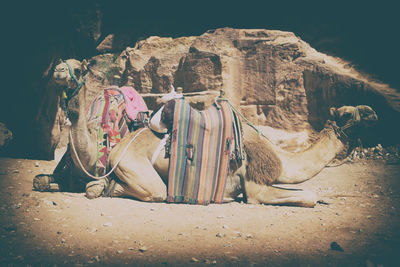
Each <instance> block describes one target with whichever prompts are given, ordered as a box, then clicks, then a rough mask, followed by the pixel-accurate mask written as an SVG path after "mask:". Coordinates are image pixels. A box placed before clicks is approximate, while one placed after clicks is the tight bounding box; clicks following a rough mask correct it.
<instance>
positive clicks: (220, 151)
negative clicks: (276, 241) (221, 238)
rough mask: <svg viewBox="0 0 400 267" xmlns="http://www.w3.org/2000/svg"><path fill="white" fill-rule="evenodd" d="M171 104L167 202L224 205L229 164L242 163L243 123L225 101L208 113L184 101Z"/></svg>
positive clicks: (217, 104)
mask: <svg viewBox="0 0 400 267" xmlns="http://www.w3.org/2000/svg"><path fill="white" fill-rule="evenodd" d="M171 101H175V107H174V110H173V122H172V126H171V128H170V129H169V133H170V147H169V153H170V164H169V178H168V195H167V202H170V203H189V204H202V205H207V204H209V203H222V201H223V196H224V190H225V184H226V180H227V176H228V172H229V165H230V164H229V163H230V160H231V159H234V158H236V159H238V160H241V159H242V154H241V153H239V151H241V146H242V144H241V125H240V120H239V119H238V117H237V116H236V114H235V112H233V111H232V109H231V106H230V105H229V103H228V102H227V101H226V100H220V99H218V100H217V101H216V102H215V103H214V104H213V105H212V106H211V107H210V108H209V109H208V110H206V111H198V110H196V109H194V108H192V107H191V106H190V105H189V103H188V102H187V101H185V100H184V99H183V98H181V99H176V100H171ZM163 117H165V116H163ZM166 124H167V125H168V123H166Z"/></svg>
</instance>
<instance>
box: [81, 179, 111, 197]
mask: <svg viewBox="0 0 400 267" xmlns="http://www.w3.org/2000/svg"><path fill="white" fill-rule="evenodd" d="M106 185H107V181H106V179H100V180H96V181H92V182H90V183H88V184H87V185H86V197H87V198H88V199H93V198H98V197H100V196H101V195H102V194H103V192H104V189H105V188H106Z"/></svg>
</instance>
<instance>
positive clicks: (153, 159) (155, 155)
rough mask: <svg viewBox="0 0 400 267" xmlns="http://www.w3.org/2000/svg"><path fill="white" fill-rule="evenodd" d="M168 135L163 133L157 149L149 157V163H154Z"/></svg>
mask: <svg viewBox="0 0 400 267" xmlns="http://www.w3.org/2000/svg"><path fill="white" fill-rule="evenodd" d="M168 137H169V135H168V134H166V135H164V138H163V139H161V140H160V144H159V145H158V147H157V149H156V150H155V151H154V153H153V157H152V158H151V165H154V163H155V162H156V160H157V158H158V155H160V153H161V150H162V149H163V148H164V146H165V144H166V143H167V139H168Z"/></svg>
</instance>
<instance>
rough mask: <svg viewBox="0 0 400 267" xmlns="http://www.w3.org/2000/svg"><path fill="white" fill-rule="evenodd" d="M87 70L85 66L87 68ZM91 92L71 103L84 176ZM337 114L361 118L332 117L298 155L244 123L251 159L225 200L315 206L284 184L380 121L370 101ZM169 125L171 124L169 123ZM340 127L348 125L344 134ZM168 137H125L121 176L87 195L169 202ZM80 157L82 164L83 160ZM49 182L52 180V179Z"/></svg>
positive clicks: (118, 155) (304, 176)
mask: <svg viewBox="0 0 400 267" xmlns="http://www.w3.org/2000/svg"><path fill="white" fill-rule="evenodd" d="M84 65H85V64H82V66H84ZM74 67H78V66H73V68H74ZM83 68H85V67H81V69H83ZM85 91H86V89H85V86H83V87H82V89H81V91H80V92H79V93H78V94H77V95H76V96H74V97H72V98H71V100H70V101H69V102H70V103H69V105H68V113H69V119H70V120H71V123H72V126H71V135H70V137H71V138H70V142H71V145H74V147H75V150H76V153H72V152H71V159H72V161H73V163H74V166H75V167H77V169H78V171H77V172H76V173H79V174H80V175H81V176H83V177H85V174H84V171H83V170H82V169H83V168H84V169H86V170H87V171H89V172H90V171H92V170H93V168H94V163H95V160H96V157H95V155H94V154H95V153H94V152H95V151H96V150H95V149H94V148H93V140H94V137H93V136H92V135H91V130H90V127H88V125H87V120H86V113H85V112H84V111H85V94H86V93H85ZM331 112H332V114H334V115H335V116H337V117H336V118H337V119H339V118H345V117H347V115H348V114H357V118H356V119H354V118H353V117H354V116H353V115H352V116H350V117H349V118H348V119H347V120H342V121H341V125H336V124H335V122H330V121H328V123H327V124H326V127H325V128H324V129H323V130H322V131H321V132H320V134H319V139H318V140H317V141H316V142H314V143H313V145H312V146H311V147H310V148H308V149H306V150H305V151H300V152H296V153H293V152H287V151H285V150H283V149H281V148H279V147H278V146H276V145H275V144H273V143H272V142H271V141H269V140H268V139H267V138H264V137H263V136H261V135H260V134H259V133H257V132H256V131H255V130H254V128H253V127H251V126H250V125H248V124H243V138H244V141H243V143H244V152H245V154H246V157H245V160H244V161H243V162H242V164H241V165H240V166H239V165H235V164H234V162H232V163H231V168H230V170H229V174H228V180H227V184H226V188H225V191H224V202H229V201H234V200H236V199H238V197H239V196H240V195H242V197H243V200H244V201H245V202H247V203H254V204H256V203H261V204H272V205H294V206H302V207H314V206H315V205H316V203H317V201H318V200H319V199H318V196H317V194H315V193H314V192H311V191H307V190H298V189H286V188H282V187H280V186H279V184H297V183H301V182H304V181H306V180H308V179H310V178H312V177H314V176H315V175H316V174H318V173H319V172H320V171H321V170H322V169H323V168H324V167H325V166H326V165H327V164H328V163H330V162H331V161H332V160H333V159H334V158H335V156H336V154H337V153H339V152H341V151H342V150H343V148H344V142H345V141H344V140H343V139H344V136H345V133H344V132H346V133H347V132H349V131H348V130H349V128H350V127H351V126H352V124H358V123H359V122H365V123H371V122H372V123H373V122H375V121H376V120H377V115H376V113H375V112H374V111H373V110H372V108H370V107H368V106H365V105H362V106H357V107H350V106H345V107H343V108H339V109H332V110H331ZM154 117H163V116H154ZM164 117H165V116H164ZM163 123H164V124H167V122H166V121H163ZM161 124H162V123H161ZM340 126H344V128H346V129H345V130H344V132H343V131H342V130H341V128H340ZM162 141H163V134H160V133H157V132H155V131H153V130H152V129H150V128H141V129H138V130H136V131H134V132H131V133H129V134H127V135H125V137H124V138H122V139H121V141H120V142H119V143H118V144H117V145H116V146H115V147H114V148H113V149H112V151H111V152H110V154H109V166H110V167H111V166H112V167H113V168H114V175H115V177H116V179H113V180H112V181H113V182H112V183H111V185H110V186H109V184H108V179H98V180H95V181H92V182H90V183H88V184H87V186H86V196H87V197H88V198H95V197H99V196H101V195H103V194H106V195H108V196H112V197H132V198H134V199H138V200H141V201H147V202H162V201H165V200H166V198H167V186H166V184H167V181H168V167H169V160H168V158H164V149H165V148H164V146H163V145H162ZM78 158H79V159H80V162H81V164H78ZM86 177H87V175H86ZM74 179H75V180H76V178H74ZM41 182H42V181H41ZM46 182H47V183H49V182H52V181H51V179H49V180H48V181H46ZM34 184H35V182H34Z"/></svg>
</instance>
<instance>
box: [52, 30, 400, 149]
mask: <svg viewBox="0 0 400 267" xmlns="http://www.w3.org/2000/svg"><path fill="white" fill-rule="evenodd" d="M112 42H113V38H111V37H109V38H108V39H107V40H106V42H104V43H103V44H102V45H101V47H99V48H98V51H105V52H106V51H107V49H108V48H111V47H113V44H112ZM107 47H108V48H107ZM89 62H90V68H89V69H90V71H89V73H88V75H87V76H86V84H87V87H88V89H89V91H90V95H91V96H92V97H94V96H95V95H96V94H97V92H98V91H99V90H101V89H103V88H105V87H106V86H108V85H110V84H117V85H121V86H122V85H131V86H134V88H135V89H136V90H138V91H139V92H140V93H141V94H142V95H143V96H144V98H145V101H146V102H147V104H148V106H149V108H150V109H152V108H154V107H155V105H156V104H157V103H158V99H159V98H160V97H161V96H162V94H164V93H167V92H169V91H170V89H171V87H170V86H171V85H173V86H174V87H175V88H177V87H182V88H183V92H184V93H185V94H186V95H187V97H188V98H189V99H190V100H191V101H192V102H193V104H194V106H195V107H197V108H199V109H202V108H206V107H207V106H208V105H210V104H211V103H212V102H213V100H214V99H215V96H217V95H218V94H219V90H221V89H223V90H224V91H225V92H226V97H227V98H229V99H230V100H231V102H232V103H233V104H234V105H235V106H236V107H239V108H240V110H241V111H242V113H243V114H244V115H245V116H246V117H247V118H248V119H249V120H250V121H251V122H252V123H254V124H257V125H267V126H270V127H273V128H279V129H283V130H287V131H295V132H299V131H304V130H306V131H309V132H311V133H312V132H314V131H319V130H321V128H322V126H323V124H324V122H325V121H326V119H328V118H329V107H337V106H342V105H357V104H366V105H369V106H371V107H372V108H374V109H375V110H376V111H377V113H378V116H379V117H380V123H381V124H380V125H379V126H378V127H379V128H378V129H386V130H385V132H384V134H386V135H382V136H381V138H384V139H385V140H386V141H388V140H390V138H392V139H391V140H394V139H395V138H396V136H397V135H398V133H399V129H398V128H395V127H396V126H394V125H395V123H397V125H398V124H399V122H400V121H399V120H400V119H399V118H400V116H399V112H400V94H399V93H398V92H397V91H396V90H395V89H392V88H390V87H388V86H387V85H385V84H382V83H379V82H374V81H371V80H369V79H368V77H367V76H365V75H362V74H360V73H358V72H357V71H356V70H354V69H353V68H352V67H351V65H350V64H349V63H346V62H344V61H342V60H340V59H338V58H334V57H331V56H328V55H326V54H323V53H319V52H317V51H316V50H315V49H313V48H312V47H310V45H309V44H307V43H306V42H304V41H302V40H301V39H300V38H299V37H297V36H296V35H295V34H294V33H291V32H283V31H277V30H263V29H231V28H222V29H217V30H210V31H207V32H206V33H204V34H202V35H200V36H192V37H181V38H165V37H155V36H153V37H149V38H147V39H145V40H141V41H138V42H137V43H136V44H135V46H134V47H127V48H126V49H125V50H124V51H123V52H122V53H120V54H111V53H104V54H100V55H98V56H95V57H93V58H91V59H90V60H89ZM90 99H91V98H90V97H89V100H90ZM393 119H394V120H393ZM56 123H57V121H56ZM374 134H375V133H374ZM388 134H389V138H387V137H388ZM378 135H380V134H378ZM384 136H386V137H384ZM52 138H53V139H54V136H53V137H52Z"/></svg>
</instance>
